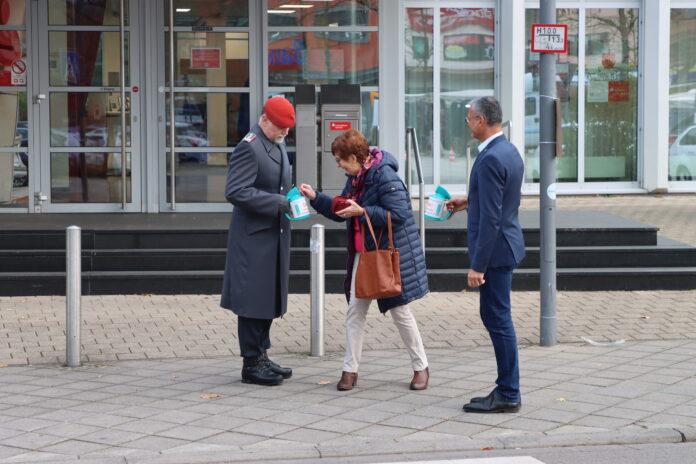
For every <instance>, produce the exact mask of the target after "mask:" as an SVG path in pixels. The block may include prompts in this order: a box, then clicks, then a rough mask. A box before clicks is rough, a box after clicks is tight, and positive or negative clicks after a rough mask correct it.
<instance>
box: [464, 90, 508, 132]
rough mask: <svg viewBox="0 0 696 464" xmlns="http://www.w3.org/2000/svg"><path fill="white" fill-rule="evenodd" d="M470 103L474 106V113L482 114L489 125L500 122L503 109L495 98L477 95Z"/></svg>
mask: <svg viewBox="0 0 696 464" xmlns="http://www.w3.org/2000/svg"><path fill="white" fill-rule="evenodd" d="M470 105H471V106H472V107H473V108H474V113H476V114H478V115H481V116H483V119H485V120H486V124H488V125H489V126H495V125H497V124H502V122H503V110H502V108H500V103H498V100H496V99H495V98H493V97H479V98H476V99H474V100H473V101H472V102H471V103H470Z"/></svg>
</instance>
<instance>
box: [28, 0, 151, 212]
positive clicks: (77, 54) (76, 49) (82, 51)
mask: <svg viewBox="0 0 696 464" xmlns="http://www.w3.org/2000/svg"><path fill="white" fill-rule="evenodd" d="M136 1H137V0H130V1H129V0H124V1H123V4H124V6H125V7H124V14H123V18H124V25H125V33H124V34H123V44H124V49H125V54H124V55H125V59H124V63H123V65H124V69H125V89H126V92H125V101H124V99H123V98H122V95H121V66H122V63H121V40H122V38H121V33H120V24H121V11H120V4H121V2H120V0H97V1H95V0H42V1H40V2H38V3H39V8H38V9H37V12H36V13H37V22H38V25H39V31H40V32H39V34H38V35H37V38H38V40H37V42H38V44H37V51H38V57H39V60H41V63H42V66H41V68H42V69H46V70H47V72H44V73H42V75H41V76H39V90H38V92H36V93H35V95H34V103H35V104H36V105H35V108H36V106H37V105H38V107H39V108H38V109H39V127H40V134H41V137H40V144H41V149H40V150H39V152H40V158H41V159H40V163H41V182H40V186H41V187H40V190H41V192H40V193H41V197H42V198H43V201H42V202H41V205H40V207H41V210H42V211H44V212H116V211H126V212H138V211H140V210H141V200H140V164H141V163H140V161H139V154H140V150H139V118H138V114H139V111H138V110H139V100H138V95H139V94H138V93H137V79H134V76H138V72H137V71H138V70H137V61H138V60H137V59H135V58H136V57H135V56H133V50H131V48H130V44H131V43H138V40H137V32H136V31H137V30H138V28H137V27H136V26H137V24H134V23H135V22H136V21H137V15H129V11H134V10H135V8H134V7H135V6H136V5H135V3H136ZM129 3H130V5H129ZM129 6H130V8H129ZM134 81H135V82H134ZM122 112H125V116H126V118H125V120H126V131H125V132H126V137H125V143H126V149H125V153H126V156H125V158H126V160H125V163H123V162H122V151H121V150H122V147H121V143H122V139H123V134H122V130H121V126H122V120H121V114H122ZM124 168H125V186H124V181H123V179H124V176H123V171H124ZM37 197H38V196H37ZM124 200H125V208H123V205H124Z"/></svg>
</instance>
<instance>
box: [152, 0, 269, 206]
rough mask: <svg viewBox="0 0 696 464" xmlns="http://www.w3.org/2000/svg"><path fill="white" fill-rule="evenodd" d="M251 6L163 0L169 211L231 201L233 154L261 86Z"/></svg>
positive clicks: (240, 1) (163, 178) (163, 147)
mask: <svg viewBox="0 0 696 464" xmlns="http://www.w3.org/2000/svg"><path fill="white" fill-rule="evenodd" d="M251 3H252V4H255V3H256V2H251ZM249 5H250V2H249V0H218V1H215V2H198V1H192V0H161V1H160V2H159V7H160V8H161V9H162V10H161V11H162V13H161V17H163V18H165V20H164V23H163V24H162V29H161V34H160V40H161V42H160V43H161V44H162V46H161V48H160V49H161V50H162V51H163V53H162V54H160V56H162V57H163V58H161V59H160V60H159V61H158V63H159V66H160V69H161V70H163V71H164V72H161V73H160V74H159V77H160V80H159V85H160V88H162V89H163V92H160V94H159V100H158V105H159V114H161V115H162V114H164V115H166V116H165V117H164V118H160V126H159V129H160V143H159V146H160V156H161V157H160V161H161V162H160V163H159V168H160V173H161V175H160V194H159V198H160V211H162V212H171V211H227V210H229V208H230V205H229V204H228V203H227V200H226V199H225V180H226V176H227V160H228V158H229V156H230V154H231V153H232V151H233V150H234V147H235V146H236V145H237V144H238V143H239V142H240V141H241V140H242V138H243V137H244V136H245V135H246V133H247V132H248V130H249V127H250V114H251V113H252V111H251V109H250V105H251V104H252V102H251V99H250V96H251V95H252V94H256V92H257V91H254V90H253V89H254V88H258V85H259V84H258V82H259V78H258V77H257V73H256V71H255V70H254V69H253V66H252V65H251V58H250V52H249V51H250V49H251V50H255V49H258V44H257V43H256V42H255V41H254V40H253V37H252V34H250V11H252V10H253V8H252V9H250V6H249ZM170 13H171V15H172V16H173V18H174V27H173V31H172V28H170V27H169V15H170ZM172 32H173V36H172V35H171V34H172ZM170 43H173V47H172V46H170ZM172 69H173V76H172V73H171V71H170V70H172ZM172 77H173V79H172ZM172 85H173V87H172ZM254 86H256V87H254ZM172 104H173V108H172V106H171V105H172ZM172 110H173V111H172ZM172 113H173V118H172ZM172 119H174V150H173V152H172V147H171V139H172V137H171V135H170V133H171V120H172Z"/></svg>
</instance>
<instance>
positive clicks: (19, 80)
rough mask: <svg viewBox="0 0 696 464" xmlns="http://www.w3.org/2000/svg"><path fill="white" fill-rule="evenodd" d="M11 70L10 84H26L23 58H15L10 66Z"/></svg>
mask: <svg viewBox="0 0 696 464" xmlns="http://www.w3.org/2000/svg"><path fill="white" fill-rule="evenodd" d="M10 70H11V72H12V76H11V77H12V80H11V81H10V82H11V85H27V63H26V62H25V61H24V60H15V61H13V62H12V65H11V66H10Z"/></svg>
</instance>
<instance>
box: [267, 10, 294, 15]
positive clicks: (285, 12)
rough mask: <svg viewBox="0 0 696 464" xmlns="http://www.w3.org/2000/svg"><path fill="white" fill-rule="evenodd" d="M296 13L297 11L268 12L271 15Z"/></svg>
mask: <svg viewBox="0 0 696 464" xmlns="http://www.w3.org/2000/svg"><path fill="white" fill-rule="evenodd" d="M294 12H295V10H268V13H269V14H291V13H294Z"/></svg>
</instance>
